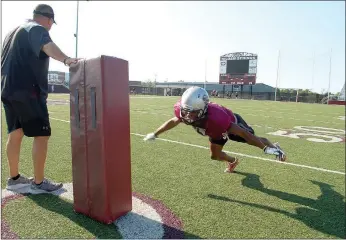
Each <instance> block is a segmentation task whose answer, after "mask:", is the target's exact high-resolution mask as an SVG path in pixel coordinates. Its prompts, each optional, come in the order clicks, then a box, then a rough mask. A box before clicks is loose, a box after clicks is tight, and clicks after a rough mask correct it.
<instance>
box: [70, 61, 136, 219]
mask: <svg viewBox="0 0 346 240" xmlns="http://www.w3.org/2000/svg"><path fill="white" fill-rule="evenodd" d="M70 79H71V80H70V91H71V93H70V118H71V121H70V122H71V123H70V125H71V147H72V175H73V195H74V196H73V197H74V210H75V211H76V212H79V213H82V214H84V215H87V216H89V217H91V218H93V219H95V220H97V221H100V222H103V223H106V224H110V223H112V222H113V221H115V220H116V219H117V218H119V217H120V216H122V215H124V214H126V213H127V212H129V211H131V210H132V189H131V149H130V113H129V85H128V84H129V74H128V62H127V61H125V60H122V59H119V58H115V57H109V56H101V57H98V58H93V59H88V60H84V61H80V62H79V63H78V64H76V65H75V66H73V67H71V68H70Z"/></svg>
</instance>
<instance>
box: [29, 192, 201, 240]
mask: <svg viewBox="0 0 346 240" xmlns="http://www.w3.org/2000/svg"><path fill="white" fill-rule="evenodd" d="M27 197H28V198H30V199H31V200H32V201H34V202H35V203H36V204H37V205H39V206H40V207H42V208H45V209H47V210H49V211H51V212H55V213H58V214H60V215H62V216H64V217H66V218H68V219H70V220H71V221H73V222H74V223H75V224H77V225H79V226H81V227H83V228H84V229H85V230H87V231H88V232H90V233H91V234H93V235H94V236H95V237H96V238H101V239H111V238H122V237H121V235H120V234H119V233H118V232H117V231H116V227H115V226H114V225H113V224H110V225H106V224H102V223H100V222H97V221H95V220H93V219H91V218H88V217H86V216H84V215H82V214H78V213H75V212H74V210H73V204H72V203H71V202H69V201H66V200H64V199H62V198H60V197H59V196H55V195H51V194H38V195H28V196H27ZM141 217H143V216H141ZM147 220H148V221H152V222H153V224H158V223H157V222H154V221H153V220H151V219H147ZM163 227H164V228H165V230H166V231H167V232H175V235H180V236H184V238H192V239H200V237H198V236H196V235H193V234H190V233H188V232H184V231H181V230H179V229H176V228H172V227H170V226H167V225H165V224H163Z"/></svg>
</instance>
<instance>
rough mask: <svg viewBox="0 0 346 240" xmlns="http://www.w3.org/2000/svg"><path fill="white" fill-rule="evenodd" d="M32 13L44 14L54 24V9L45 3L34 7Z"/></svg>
mask: <svg viewBox="0 0 346 240" xmlns="http://www.w3.org/2000/svg"><path fill="white" fill-rule="evenodd" d="M34 14H39V15H42V16H45V17H47V18H51V19H53V22H54V23H55V24H56V22H55V19H54V11H53V8H52V7H51V6H49V5H47V4H39V5H37V6H36V8H35V9H34Z"/></svg>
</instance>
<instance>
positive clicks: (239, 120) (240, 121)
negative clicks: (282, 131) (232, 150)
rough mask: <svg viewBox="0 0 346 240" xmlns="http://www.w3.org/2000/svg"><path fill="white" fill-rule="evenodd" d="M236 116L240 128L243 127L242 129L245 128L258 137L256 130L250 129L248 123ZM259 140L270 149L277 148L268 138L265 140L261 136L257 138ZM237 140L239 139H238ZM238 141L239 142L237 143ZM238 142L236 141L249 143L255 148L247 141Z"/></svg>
mask: <svg viewBox="0 0 346 240" xmlns="http://www.w3.org/2000/svg"><path fill="white" fill-rule="evenodd" d="M234 115H235V116H236V118H237V125H238V126H239V127H241V128H243V129H245V130H247V131H248V132H250V133H251V134H253V135H254V136H256V135H255V130H254V129H253V128H252V127H250V126H249V125H248V124H247V122H246V121H245V120H244V119H243V118H242V117H241V116H240V115H239V114H236V113H235V114H234ZM256 137H257V138H259V139H260V140H261V142H263V143H264V144H265V145H267V146H268V147H276V146H275V145H274V144H272V143H271V142H270V141H269V140H268V139H267V138H264V137H259V136H256ZM236 139H237V138H236ZM237 140H238V141H237ZM237 140H235V141H237V142H244V143H247V144H249V145H252V146H254V145H253V144H251V143H248V142H246V141H243V140H242V138H241V139H240V138H239V139H237Z"/></svg>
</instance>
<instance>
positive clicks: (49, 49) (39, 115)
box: [1, 4, 79, 193]
mask: <svg viewBox="0 0 346 240" xmlns="http://www.w3.org/2000/svg"><path fill="white" fill-rule="evenodd" d="M54 17H55V16H54V11H53V9H52V8H51V7H50V6H49V5H46V4H39V5H38V6H37V7H36V8H35V10H34V12H33V19H32V20H28V21H27V22H25V23H24V24H22V25H20V26H19V27H17V28H15V29H13V30H12V31H11V32H10V33H9V34H8V35H7V36H6V38H5V40H4V42H3V49H2V54H1V101H2V103H3V106H4V110H5V115H6V122H7V130H8V140H7V146H6V153H7V158H8V165H9V169H10V177H9V178H8V180H7V189H9V190H18V189H20V188H23V187H26V186H30V190H31V192H32V193H45V192H52V191H56V190H58V189H60V188H61V187H62V186H63V185H62V183H55V182H53V181H50V180H48V179H47V178H45V177H44V167H45V162H46V157H47V148H48V139H49V137H50V135H51V128H50V122H49V115H48V108H47V97H48V67H49V59H50V57H52V58H54V59H56V60H57V61H60V62H62V63H64V64H65V65H66V66H69V65H70V64H72V63H77V61H78V60H79V59H76V58H69V57H68V56H66V55H65V54H64V53H63V52H62V51H61V50H60V49H59V47H58V46H57V45H55V43H54V42H53V41H52V39H51V38H50V35H49V33H48V31H49V30H50V29H51V27H52V25H53V24H54V23H55V20H54ZM24 135H25V136H27V137H33V138H34V140H33V147H32V158H33V165H34V178H27V177H25V176H23V175H21V174H20V173H19V167H18V165H19V155H20V148H21V143H22V139H23V136H24Z"/></svg>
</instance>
